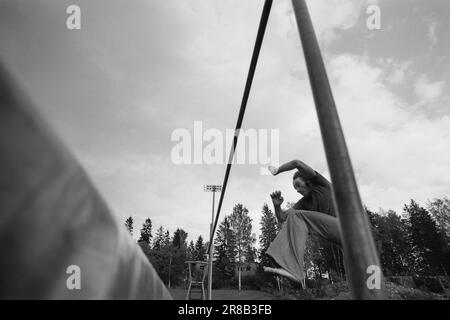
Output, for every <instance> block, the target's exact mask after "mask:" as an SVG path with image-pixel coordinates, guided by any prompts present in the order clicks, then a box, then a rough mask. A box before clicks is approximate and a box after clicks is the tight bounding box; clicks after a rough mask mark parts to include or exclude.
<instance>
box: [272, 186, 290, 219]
mask: <svg viewBox="0 0 450 320" xmlns="http://www.w3.org/2000/svg"><path fill="white" fill-rule="evenodd" d="M270 197H271V198H272V202H273V208H274V210H275V216H276V217H277V220H278V222H284V221H285V220H286V218H287V215H288V214H287V213H286V210H283V209H281V204H282V203H283V201H284V199H283V197H282V196H281V191H274V192H273V193H272V194H271V195H270Z"/></svg>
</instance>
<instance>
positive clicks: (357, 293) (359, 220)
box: [292, 0, 384, 299]
mask: <svg viewBox="0 0 450 320" xmlns="http://www.w3.org/2000/svg"><path fill="white" fill-rule="evenodd" d="M292 5H293V9H294V13H295V18H296V20H297V27H298V30H299V33H300V39H301V42H302V46H303V51H304V56H305V61H306V65H307V68H308V74H309V79H310V83H311V89H312V92H313V96H314V102H315V105H316V110H317V116H318V118H319V124H320V130H321V133H322V140H323V144H324V148H325V153H326V156H327V162H328V168H329V170H330V175H331V180H332V184H333V194H334V202H335V207H336V209H337V210H336V211H337V213H338V219H339V224H340V231H341V237H342V241H343V248H344V259H345V264H346V271H347V272H346V273H347V278H348V281H349V285H350V288H351V290H352V292H353V297H354V298H355V299H383V298H384V292H383V291H384V290H383V286H384V281H383V275H382V272H381V267H380V262H379V258H378V255H377V251H376V248H375V244H374V241H373V238H372V234H371V231H370V227H369V223H368V220H367V216H366V213H365V209H364V206H363V204H362V202H361V198H360V195H359V192H358V187H357V184H356V180H355V175H354V173H353V169H352V165H351V161H350V156H349V153H348V150H347V145H346V143H345V139H344V134H343V131H342V127H341V123H340V120H339V116H338V113H337V110H336V105H335V103H334V98H333V94H332V92H331V87H330V84H329V82H328V77H327V73H326V70H325V65H324V63H323V60H322V55H321V52H320V48H319V44H318V42H317V38H316V35H315V32H314V28H313V25H312V21H311V17H310V15H309V12H308V8H307V6H306V3H305V0H292ZM377 277H378V278H377ZM378 284H380V285H378Z"/></svg>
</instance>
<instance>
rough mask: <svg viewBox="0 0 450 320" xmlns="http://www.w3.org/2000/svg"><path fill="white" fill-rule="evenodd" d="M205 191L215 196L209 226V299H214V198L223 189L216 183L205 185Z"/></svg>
mask: <svg viewBox="0 0 450 320" xmlns="http://www.w3.org/2000/svg"><path fill="white" fill-rule="evenodd" d="M203 191H205V192H212V193H213V198H212V215H211V226H210V228H209V235H210V237H209V238H210V239H211V240H210V241H211V243H210V244H209V253H208V300H211V299H212V295H211V292H212V262H213V252H214V241H213V240H214V235H213V228H214V200H215V195H216V192H220V191H222V186H221V185H214V184H206V185H204V186H203Z"/></svg>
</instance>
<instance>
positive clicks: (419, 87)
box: [414, 76, 445, 102]
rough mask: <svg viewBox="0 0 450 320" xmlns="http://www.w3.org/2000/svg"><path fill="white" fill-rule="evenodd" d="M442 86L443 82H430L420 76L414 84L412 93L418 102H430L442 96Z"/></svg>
mask: <svg viewBox="0 0 450 320" xmlns="http://www.w3.org/2000/svg"><path fill="white" fill-rule="evenodd" d="M444 86H445V81H430V80H429V79H428V78H427V77H424V76H422V77H420V78H419V79H417V81H416V83H415V84H414V92H415V93H416V95H417V97H418V98H419V99H420V101H422V102H431V101H433V100H435V99H436V98H438V97H439V96H440V95H441V94H442V91H443V89H444Z"/></svg>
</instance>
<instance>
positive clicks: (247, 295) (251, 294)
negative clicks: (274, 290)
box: [169, 289, 273, 300]
mask: <svg viewBox="0 0 450 320" xmlns="http://www.w3.org/2000/svg"><path fill="white" fill-rule="evenodd" d="M169 291H170V293H171V294H172V297H173V298H174V299H175V300H185V299H186V294H187V290H186V289H170V290H169ZM192 297H193V298H194V299H196V298H198V299H199V298H200V294H197V293H195V294H193V295H192ZM212 298H213V300H271V299H273V296H272V295H271V294H269V293H267V292H263V291H256V290H242V291H238V290H232V289H229V290H225V289H224V290H213V291H212Z"/></svg>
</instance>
